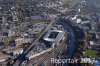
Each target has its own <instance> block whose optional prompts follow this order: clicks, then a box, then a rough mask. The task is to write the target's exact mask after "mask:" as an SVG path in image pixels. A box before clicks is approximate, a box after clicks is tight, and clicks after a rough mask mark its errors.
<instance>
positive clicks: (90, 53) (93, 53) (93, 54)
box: [85, 49, 100, 58]
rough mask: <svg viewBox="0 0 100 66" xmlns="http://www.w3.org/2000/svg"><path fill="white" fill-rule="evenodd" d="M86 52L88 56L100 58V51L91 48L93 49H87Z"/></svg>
mask: <svg viewBox="0 0 100 66" xmlns="http://www.w3.org/2000/svg"><path fill="white" fill-rule="evenodd" d="M85 53H86V55H87V56H91V57H93V58H99V57H100V52H98V51H96V50H91V49H86V50H85Z"/></svg>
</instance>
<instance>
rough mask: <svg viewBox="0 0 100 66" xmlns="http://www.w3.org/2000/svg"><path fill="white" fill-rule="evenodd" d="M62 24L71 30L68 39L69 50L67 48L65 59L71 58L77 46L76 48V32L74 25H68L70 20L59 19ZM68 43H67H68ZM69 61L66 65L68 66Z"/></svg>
mask: <svg viewBox="0 0 100 66" xmlns="http://www.w3.org/2000/svg"><path fill="white" fill-rule="evenodd" d="M58 22H59V23H60V24H62V25H63V27H64V28H65V29H66V30H67V31H68V32H69V35H68V36H67V38H68V39H67V41H68V47H67V50H66V55H65V56H66V58H64V59H71V58H72V56H73V54H74V52H75V48H76V42H75V41H76V40H75V39H76V38H75V34H74V32H73V30H72V27H70V26H69V25H68V22H67V20H62V19H61V20H59V21H58ZM66 44H67V43H66ZM68 64H69V63H65V64H64V66H68Z"/></svg>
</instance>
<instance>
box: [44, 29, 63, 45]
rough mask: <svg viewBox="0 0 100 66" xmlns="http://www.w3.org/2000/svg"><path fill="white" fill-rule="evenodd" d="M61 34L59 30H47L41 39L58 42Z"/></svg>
mask: <svg viewBox="0 0 100 66" xmlns="http://www.w3.org/2000/svg"><path fill="white" fill-rule="evenodd" d="M63 36H64V32H63V31H61V30H49V31H48V32H47V34H46V35H45V36H44V37H43V39H44V40H46V41H49V42H55V43H56V44H58V43H59V42H60V40H61V39H62V37H63Z"/></svg>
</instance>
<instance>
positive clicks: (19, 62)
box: [13, 21, 53, 66]
mask: <svg viewBox="0 0 100 66" xmlns="http://www.w3.org/2000/svg"><path fill="white" fill-rule="evenodd" d="M52 24H53V21H51V22H50V24H49V25H48V26H47V27H46V28H45V29H44V31H43V32H42V33H41V34H40V35H39V37H38V38H37V39H36V40H35V41H34V42H33V43H32V44H31V45H30V46H29V47H28V48H27V50H26V51H25V52H24V53H23V54H22V55H21V56H20V57H19V58H18V59H17V61H16V62H15V63H14V64H13V66H20V65H21V63H22V62H23V61H22V59H23V58H25V56H26V55H27V54H28V52H29V51H30V50H31V49H32V48H33V46H34V45H35V44H36V42H37V41H38V40H39V39H40V38H41V37H42V35H43V34H44V33H45V32H46V31H47V30H49V29H50V27H51V26H52Z"/></svg>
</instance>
